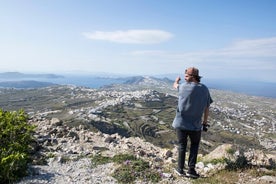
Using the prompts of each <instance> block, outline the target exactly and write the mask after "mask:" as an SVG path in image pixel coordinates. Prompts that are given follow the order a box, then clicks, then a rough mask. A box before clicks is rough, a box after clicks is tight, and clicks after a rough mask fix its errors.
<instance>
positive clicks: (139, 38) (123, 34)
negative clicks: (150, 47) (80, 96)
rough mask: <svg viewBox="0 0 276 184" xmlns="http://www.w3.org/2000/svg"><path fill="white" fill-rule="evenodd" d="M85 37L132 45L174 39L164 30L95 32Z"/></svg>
mask: <svg viewBox="0 0 276 184" xmlns="http://www.w3.org/2000/svg"><path fill="white" fill-rule="evenodd" d="M83 35H84V36H85V37H87V38H88V39H92V40H105V41H110V42H117V43H131V44H157V43H161V42H164V41H167V40H169V39H171V38H172V37H173V34H171V33H169V32H166V31H162V30H126V31H114V32H103V31H95V32H91V33H83Z"/></svg>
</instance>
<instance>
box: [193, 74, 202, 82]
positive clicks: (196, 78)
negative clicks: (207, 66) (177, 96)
mask: <svg viewBox="0 0 276 184" xmlns="http://www.w3.org/2000/svg"><path fill="white" fill-rule="evenodd" d="M193 77H194V78H195V80H196V81H197V82H200V79H201V76H198V75H196V76H193Z"/></svg>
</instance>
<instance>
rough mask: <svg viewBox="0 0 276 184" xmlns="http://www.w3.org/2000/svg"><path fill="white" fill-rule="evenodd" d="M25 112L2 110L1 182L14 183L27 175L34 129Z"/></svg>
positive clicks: (0, 125)
mask: <svg viewBox="0 0 276 184" xmlns="http://www.w3.org/2000/svg"><path fill="white" fill-rule="evenodd" d="M27 120H28V117H27V115H26V114H25V112H24V111H23V110H19V111H15V112H9V111H3V110H2V109H0V149H1V150H0V181H1V182H3V183H12V182H14V181H16V180H17V179H19V178H20V177H22V176H25V175H26V174H27V173H26V171H27V164H28V162H29V156H30V153H29V150H30V144H31V142H32V140H33V138H32V132H33V130H34V127H33V126H31V125H29V124H28V123H27Z"/></svg>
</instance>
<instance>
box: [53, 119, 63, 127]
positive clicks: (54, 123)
mask: <svg viewBox="0 0 276 184" xmlns="http://www.w3.org/2000/svg"><path fill="white" fill-rule="evenodd" d="M62 123H63V122H62V121H61V120H59V119H58V118H52V120H51V125H52V126H61V125H62Z"/></svg>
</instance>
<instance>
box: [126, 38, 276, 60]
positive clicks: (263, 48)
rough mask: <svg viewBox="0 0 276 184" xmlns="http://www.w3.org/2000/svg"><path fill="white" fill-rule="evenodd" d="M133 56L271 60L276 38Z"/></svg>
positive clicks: (144, 51) (273, 55)
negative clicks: (198, 49)
mask: <svg viewBox="0 0 276 184" xmlns="http://www.w3.org/2000/svg"><path fill="white" fill-rule="evenodd" d="M130 54H132V55H151V56H153V55H155V56H161V57H164V56H166V57H170V58H174V59H182V60H184V59H191V60H195V59H196V60H205V59H227V58H228V59H230V58H239V59H244V58H248V59H249V58H256V57H258V58H269V57H270V58H271V57H276V37H272V38H264V39H255V40H240V41H237V42H235V43H233V44H232V45H230V46H229V47H225V48H221V49H216V50H207V51H198V52H197V51H194V52H182V53H174V52H167V51H160V50H159V51H155V50H147V51H146V50H142V51H133V52H131V53H130Z"/></svg>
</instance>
